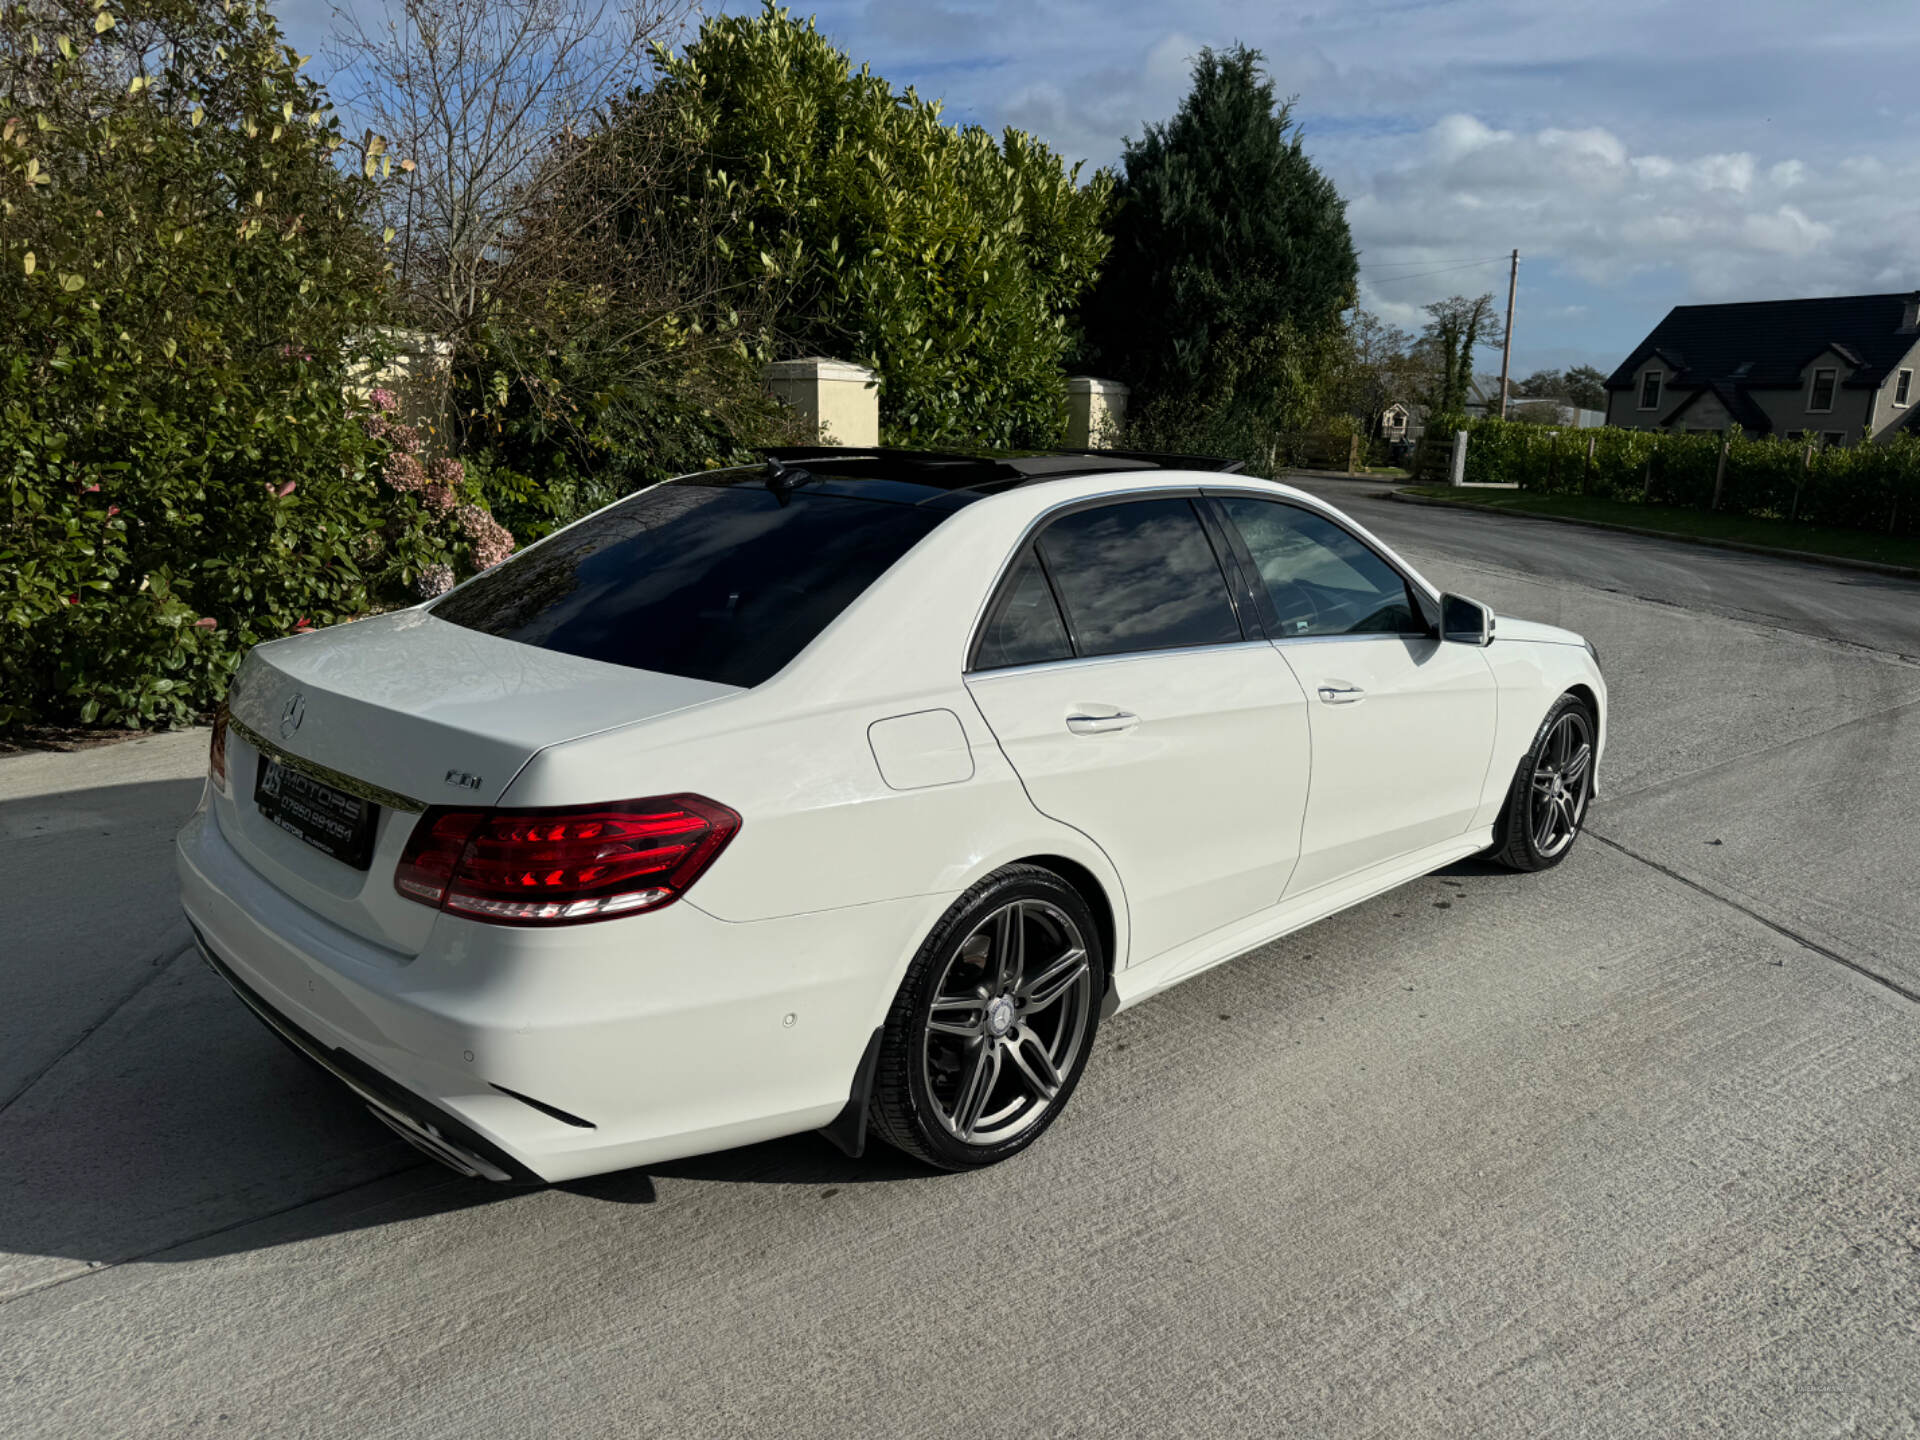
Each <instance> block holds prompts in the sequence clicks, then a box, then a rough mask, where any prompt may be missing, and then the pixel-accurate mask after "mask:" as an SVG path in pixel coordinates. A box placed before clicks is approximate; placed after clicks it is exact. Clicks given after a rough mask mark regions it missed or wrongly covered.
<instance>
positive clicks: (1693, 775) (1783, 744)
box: [1606, 695, 1920, 806]
mask: <svg viewBox="0 0 1920 1440" xmlns="http://www.w3.org/2000/svg"><path fill="white" fill-rule="evenodd" d="M1915 706H1920V695H1910V696H1908V697H1907V698H1906V699H1904V700H1899V701H1895V702H1894V703H1893V704H1891V705H1889V706H1887V707H1886V708H1885V709H1884V710H1869V711H1868V712H1867V713H1866V714H1865V715H1855V716H1852V717H1851V718H1849V719H1846V720H1836V721H1835V722H1834V723H1833V724H1831V725H1829V726H1827V727H1826V728H1825V729H1824V730H1810V731H1808V732H1807V733H1806V734H1805V735H1796V736H1795V737H1794V738H1792V739H1791V740H1781V741H1778V742H1776V743H1775V744H1772V745H1767V746H1763V747H1762V748H1760V749H1758V750H1749V751H1748V752H1747V753H1745V754H1744V755H1735V756H1733V757H1732V758H1731V759H1727V760H1716V761H1714V762H1713V764H1711V765H1702V766H1701V767H1700V768H1699V769H1698V770H1687V771H1684V772H1683V773H1681V774H1679V775H1669V776H1667V777H1665V778H1664V779H1661V780H1649V781H1647V782H1646V783H1645V784H1644V785H1637V786H1635V787H1634V788H1633V789H1631V790H1609V791H1608V792H1607V795H1606V802H1607V804H1608V805H1609V806H1612V805H1614V804H1618V803H1619V802H1620V801H1622V800H1629V799H1632V798H1633V797H1634V796H1636V795H1649V794H1652V793H1653V792H1654V791H1657V790H1665V789H1668V788H1670V787H1672V786H1675V785H1680V784H1684V783H1685V782H1686V781H1688V780H1698V779H1700V778H1701V777H1702V776H1706V775H1712V774H1714V773H1716V772H1718V771H1721V770H1731V769H1733V768H1734V767H1736V766H1740V765H1746V764H1748V763H1750V762H1752V761H1755V760H1759V759H1761V758H1762V757H1764V756H1768V755H1777V754H1779V753H1781V752H1782V751H1785V750H1791V749H1792V748H1793V747H1794V746H1796V745H1804V744H1806V742H1807V741H1809V740H1823V739H1825V738H1826V737H1827V736H1829V735H1837V734H1838V733H1839V732H1840V731H1842V730H1845V729H1847V728H1848V727H1849V726H1853V725H1865V724H1867V723H1869V722H1870V721H1874V720H1885V719H1887V718H1888V717H1889V716H1893V715H1898V714H1899V713H1900V712H1901V711H1903V710H1911V709H1913V708H1914V707H1915Z"/></svg>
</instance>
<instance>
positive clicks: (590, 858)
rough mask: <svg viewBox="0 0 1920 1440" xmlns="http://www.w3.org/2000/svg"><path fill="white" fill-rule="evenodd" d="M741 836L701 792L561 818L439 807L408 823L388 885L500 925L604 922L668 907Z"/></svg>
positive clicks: (727, 814)
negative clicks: (407, 833)
mask: <svg viewBox="0 0 1920 1440" xmlns="http://www.w3.org/2000/svg"><path fill="white" fill-rule="evenodd" d="M739 828H740V817H739V816H738V815H737V814H735V813H734V812H733V811H732V810H729V809H728V808H727V807H726V806H724V805H719V804H716V803H714V802H713V801H711V800H708V799H705V798H703V797H702V796H699V795H666V796H662V797H660V798H658V799H653V800H623V801H618V802H616V803H614V804H610V805H584V806H579V807H576V808H573V809H567V810H486V811H479V810H449V809H442V808H439V807H435V808H434V809H431V810H429V811H427V813H426V814H424V815H422V816H421V817H420V819H419V821H418V822H417V823H416V824H415V825H414V827H413V834H412V836H411V837H410V838H409V839H408V840H407V848H406V851H405V853H404V854H402V855H401V857H400V867H399V869H397V870H396V871H395V872H394V876H393V888H394V889H396V890H398V891H399V892H400V893H401V894H402V895H404V896H406V897H407V898H408V899H409V900H418V901H419V902H420V903H421V904H423V905H432V906H435V907H436V908H438V909H442V910H449V911H452V912H453V913H455V914H458V915H468V916H471V917H472V918H474V919H476V920H491V921H495V922H497V923H501V924H508V925H564V924H569V923H572V922H576V921H581V920H604V919H611V918H612V917H613V916H616V915H633V914H636V913H638V912H640V911H642V910H657V909H659V908H660V907H661V906H662V905H666V904H670V903H671V902H672V901H674V900H675V899H677V898H678V897H679V896H680V895H682V894H684V893H685V891H686V889H687V887H688V886H689V885H691V884H693V882H694V881H695V880H697V879H699V878H700V876H701V874H702V873H703V872H704V871H705V870H706V868H707V867H708V866H709V865H711V864H712V863H713V862H714V860H715V859H716V858H717V857H718V856H719V854H720V852H721V851H722V850H723V849H725V848H726V845H727V842H728V841H729V840H731V839H732V838H733V836H734V832H735V831H736V830H738V829H739Z"/></svg>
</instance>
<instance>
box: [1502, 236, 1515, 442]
mask: <svg viewBox="0 0 1920 1440" xmlns="http://www.w3.org/2000/svg"><path fill="white" fill-rule="evenodd" d="M1519 283H1520V252H1519V251H1518V250H1515V251H1514V252H1513V265H1512V268H1511V269H1509V270H1508V271H1507V331H1506V334H1505V335H1504V336H1502V337H1501V340H1500V418H1501V419H1502V420H1504V419H1506V418H1507V367H1508V365H1509V364H1510V363H1511V362H1512V360H1513V292H1514V289H1515V288H1516V287H1517V286H1518V285H1519Z"/></svg>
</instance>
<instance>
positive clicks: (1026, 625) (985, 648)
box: [973, 548, 1073, 670]
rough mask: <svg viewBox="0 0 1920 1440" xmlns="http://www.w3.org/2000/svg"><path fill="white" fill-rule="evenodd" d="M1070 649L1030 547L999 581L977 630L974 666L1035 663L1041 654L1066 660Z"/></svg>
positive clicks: (1047, 657)
mask: <svg viewBox="0 0 1920 1440" xmlns="http://www.w3.org/2000/svg"><path fill="white" fill-rule="evenodd" d="M1072 654H1073V647H1072V646H1071V645H1070V644H1068V643H1067V627H1066V625H1065V624H1064V623H1062V621H1061V619H1060V607H1059V606H1058V605H1056V604H1054V602H1053V590H1052V589H1051V588H1050V587H1049V586H1048V584H1047V577H1046V576H1045V575H1043V574H1041V572H1040V562H1039V561H1038V560H1037V559H1035V558H1034V553H1033V551H1032V549H1031V548H1029V549H1028V550H1027V551H1026V552H1025V553H1023V554H1022V555H1021V557H1020V560H1019V562H1018V563H1017V564H1015V566H1014V567H1013V570H1012V571H1011V572H1010V573H1009V574H1008V576H1007V578H1006V582H1005V583H1004V584H1003V585H1002V586H1001V587H1000V600H999V602H998V603H997V604H996V605H995V606H994V610H993V614H992V615H991V616H990V617H989V618H988V620H987V626H986V629H984V630H983V631H981V632H980V649H979V651H978V653H977V654H975V656H974V657H973V663H974V668H975V669H978V670H997V669H999V668H1001V667H1002V666H1006V665H1037V664H1039V663H1040V662H1041V661H1043V660H1065V659H1067V658H1068V657H1069V656H1071V655H1072Z"/></svg>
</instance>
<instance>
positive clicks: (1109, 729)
mask: <svg viewBox="0 0 1920 1440" xmlns="http://www.w3.org/2000/svg"><path fill="white" fill-rule="evenodd" d="M1139 723H1140V717H1139V716H1138V715H1132V714H1129V713H1128V712H1127V711H1125V710H1116V711H1114V712H1113V713H1112V714H1111V715H1069V716H1067V729H1069V730H1071V731H1072V732H1073V733H1074V734H1076V735H1111V734H1112V733H1113V732H1114V731H1116V730H1131V729H1132V728H1133V727H1134V726H1136V725H1138V724H1139Z"/></svg>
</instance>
